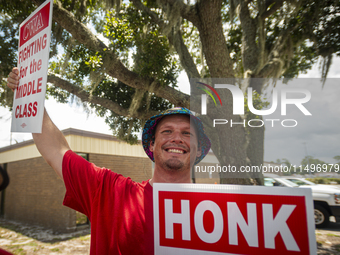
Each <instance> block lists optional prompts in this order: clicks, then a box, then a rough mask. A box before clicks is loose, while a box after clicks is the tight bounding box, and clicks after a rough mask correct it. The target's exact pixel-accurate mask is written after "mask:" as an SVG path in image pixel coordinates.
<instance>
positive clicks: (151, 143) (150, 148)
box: [149, 141, 154, 152]
mask: <svg viewBox="0 0 340 255" xmlns="http://www.w3.org/2000/svg"><path fill="white" fill-rule="evenodd" d="M153 147H154V141H150V145H149V150H150V151H151V152H153Z"/></svg>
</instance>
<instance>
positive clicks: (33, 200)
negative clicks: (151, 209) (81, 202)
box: [0, 128, 152, 232]
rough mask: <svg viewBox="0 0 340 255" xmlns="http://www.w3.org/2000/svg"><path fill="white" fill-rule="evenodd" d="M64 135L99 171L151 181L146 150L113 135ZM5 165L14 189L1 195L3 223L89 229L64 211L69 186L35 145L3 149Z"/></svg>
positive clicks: (68, 132) (0, 150) (74, 132)
mask: <svg viewBox="0 0 340 255" xmlns="http://www.w3.org/2000/svg"><path fill="white" fill-rule="evenodd" d="M62 132H63V133H64V136H65V137H66V140H67V141H68V143H69V145H70V147H71V149H72V150H73V151H74V152H76V153H78V154H79V155H81V156H82V157H84V158H86V159H87V160H89V161H90V162H92V163H94V164H96V165H97V166H99V167H106V168H109V169H112V170H114V171H115V172H117V173H120V174H122V175H123V176H126V177H131V178H132V179H133V180H134V181H137V182H141V181H143V180H147V179H150V178H151V177H152V161H151V160H150V159H149V158H148V157H147V155H146V154H145V152H144V150H143V147H142V145H141V144H139V145H129V144H127V143H125V142H122V141H120V140H118V139H116V138H114V137H112V136H111V135H104V134H98V133H93V132H88V131H82V130H77V129H72V128H70V129H66V130H64V131H62ZM0 164H1V165H2V166H3V168H5V169H6V170H7V172H8V175H9V177H10V184H9V186H8V187H7V188H6V189H5V190H4V191H3V192H2V193H1V203H0V213H1V215H2V217H4V218H5V219H8V220H15V221H19V222H23V223H27V224H34V225H40V226H44V227H46V228H50V229H53V230H54V231H55V232H69V231H74V230H76V229H77V221H78V223H86V220H85V221H84V219H82V217H81V215H79V214H77V213H76V212H75V211H74V210H72V209H69V208H68V207H65V206H63V205H62V202H63V198H64V195H65V191H66V189H65V186H64V183H63V181H62V180H61V179H60V178H59V177H58V176H57V174H56V173H55V172H54V171H53V169H52V168H51V167H50V166H49V165H48V164H47V163H46V162H45V160H44V159H43V158H42V157H41V155H40V153H39V152H38V150H37V149H36V146H35V144H34V142H33V140H29V141H25V142H22V143H18V144H15V145H11V146H7V147H4V148H0ZM83 218H84V217H83ZM85 219H86V218H85ZM79 220H80V222H79Z"/></svg>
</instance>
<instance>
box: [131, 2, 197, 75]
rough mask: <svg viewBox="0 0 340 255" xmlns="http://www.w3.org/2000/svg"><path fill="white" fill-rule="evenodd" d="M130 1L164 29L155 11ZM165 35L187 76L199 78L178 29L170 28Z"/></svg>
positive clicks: (164, 25)
mask: <svg viewBox="0 0 340 255" xmlns="http://www.w3.org/2000/svg"><path fill="white" fill-rule="evenodd" d="M131 1H132V2H133V4H134V5H135V6H136V7H137V8H138V9H139V10H141V11H143V12H145V13H147V14H148V15H149V16H150V18H151V20H152V21H153V22H154V23H156V24H157V25H158V26H159V28H160V29H161V31H164V30H166V26H167V24H165V22H164V21H163V20H161V19H160V18H159V17H158V15H157V13H155V12H153V11H151V10H150V9H149V8H148V7H146V6H145V5H144V4H143V3H142V2H141V1H139V0H131ZM166 36H167V37H168V39H169V42H170V44H171V45H173V46H174V47H175V49H176V52H177V53H178V56H179V58H180V61H181V64H182V66H183V68H184V70H185V71H186V73H187V75H188V78H189V79H190V78H200V74H199V72H198V71H197V68H196V65H195V63H194V61H193V59H192V57H191V55H190V52H189V51H188V48H187V46H186V45H185V44H184V41H183V37H182V34H181V32H180V30H179V29H171V30H170V33H168V34H166Z"/></svg>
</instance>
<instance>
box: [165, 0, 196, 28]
mask: <svg viewBox="0 0 340 255" xmlns="http://www.w3.org/2000/svg"><path fill="white" fill-rule="evenodd" d="M161 2H162V4H167V3H169V4H170V5H175V4H176V5H177V6H178V7H179V9H180V14H181V16H182V18H184V19H186V20H189V21H190V22H191V23H193V24H194V25H195V26H198V23H199V18H198V14H197V4H195V5H187V4H185V3H184V2H183V0H161Z"/></svg>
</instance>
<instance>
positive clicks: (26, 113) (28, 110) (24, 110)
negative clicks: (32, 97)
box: [15, 102, 38, 119]
mask: <svg viewBox="0 0 340 255" xmlns="http://www.w3.org/2000/svg"><path fill="white" fill-rule="evenodd" d="M37 111H38V102H34V103H32V102H31V103H29V104H24V105H17V107H16V108H15V118H16V119H18V118H27V117H31V116H32V117H35V116H36V115H37Z"/></svg>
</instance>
